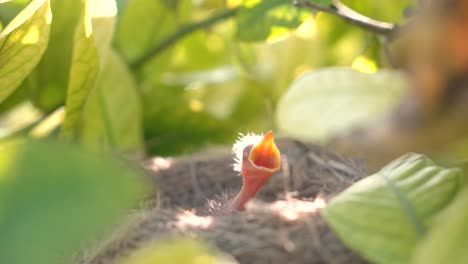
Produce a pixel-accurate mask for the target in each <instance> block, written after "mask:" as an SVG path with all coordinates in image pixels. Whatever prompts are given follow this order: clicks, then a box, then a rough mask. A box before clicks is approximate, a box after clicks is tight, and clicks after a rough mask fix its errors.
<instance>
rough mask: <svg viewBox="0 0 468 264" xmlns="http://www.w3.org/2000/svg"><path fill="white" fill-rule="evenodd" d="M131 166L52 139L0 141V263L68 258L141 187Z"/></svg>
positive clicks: (38, 263)
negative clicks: (1, 142)
mask: <svg viewBox="0 0 468 264" xmlns="http://www.w3.org/2000/svg"><path fill="white" fill-rule="evenodd" d="M142 179H143V178H139V175H138V174H136V173H135V172H134V171H133V170H130V169H129V168H127V167H126V166H124V164H121V163H117V162H115V161H112V160H110V159H108V158H107V157H103V156H102V155H97V154H95V153H89V152H84V151H81V150H79V149H76V148H74V147H72V146H67V145H60V144H58V143H57V142H44V141H29V142H18V141H16V142H9V143H4V144H2V145H1V147H0V233H1V236H0V263H15V264H29V263H35V264H50V263H70V261H69V260H70V257H71V256H72V255H73V254H74V253H76V252H77V250H78V249H79V248H80V247H81V246H83V245H84V243H89V242H91V241H90V239H96V238H98V237H99V236H100V235H103V232H104V231H108V229H109V228H110V227H111V226H113V225H115V224H116V223H117V222H118V221H120V220H121V218H122V217H124V216H125V215H126V213H127V211H128V210H129V209H130V208H131V207H133V206H134V205H136V203H137V201H138V199H139V198H142V195H146V191H147V189H146V187H145V184H146V183H143V182H142Z"/></svg>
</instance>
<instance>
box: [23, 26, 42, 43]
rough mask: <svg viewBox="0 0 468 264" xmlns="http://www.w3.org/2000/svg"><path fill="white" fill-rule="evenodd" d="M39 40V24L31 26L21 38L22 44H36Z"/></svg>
mask: <svg viewBox="0 0 468 264" xmlns="http://www.w3.org/2000/svg"><path fill="white" fill-rule="evenodd" d="M38 41H39V29H38V28H37V26H31V27H30V28H29V30H28V32H26V34H24V37H23V39H22V40H21V43H22V44H25V45H28V44H35V43H37V42H38Z"/></svg>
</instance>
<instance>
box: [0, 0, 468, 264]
mask: <svg viewBox="0 0 468 264" xmlns="http://www.w3.org/2000/svg"><path fill="white" fill-rule="evenodd" d="M292 2H293V1H286V0H245V1H234V0H228V1H221V0H211V1H208V0H205V1H192V0H174V1H168V0H118V1H116V0H81V1H63V0H11V1H7V2H6V3H3V2H1V1H0V3H1V4H0V29H1V30H2V31H1V32H0V115H1V116H0V128H1V130H0V133H1V135H2V136H4V139H3V140H2V142H0V233H1V234H2V236H1V237H0V262H1V263H54V262H61V260H62V259H60V260H57V256H58V257H59V258H60V257H68V256H70V255H71V254H72V253H74V252H76V251H77V250H78V248H79V247H80V246H81V245H82V244H83V243H88V242H89V241H91V240H92V239H95V238H96V237H98V236H99V235H100V234H102V232H103V231H105V230H106V228H109V226H111V225H112V224H114V223H116V222H117V221H119V220H120V219H121V218H122V217H123V215H124V214H125V212H127V211H128V209H129V208H130V207H132V206H135V203H136V202H137V201H138V199H139V198H140V197H141V196H142V195H143V194H145V193H146V189H145V188H144V187H143V186H144V185H145V182H144V181H143V180H142V179H140V177H139V176H138V175H139V173H137V172H135V171H134V170H132V169H130V167H131V165H129V164H128V163H126V162H122V158H121V157H129V156H132V157H138V158H141V157H144V156H145V155H148V156H152V155H176V154H180V153H184V152H190V151H193V150H196V149H198V148H200V147H203V146H205V145H207V144H217V143H231V142H232V141H233V140H234V138H235V137H236V136H237V134H238V133H239V132H246V131H266V130H268V129H274V128H278V129H279V130H280V132H282V133H283V135H293V136H295V137H300V138H307V139H313V140H323V139H328V138H330V137H331V136H333V135H334V134H335V133H337V132H343V131H347V130H349V129H350V128H352V127H355V126H356V125H360V124H363V123H366V122H369V121H370V120H372V119H374V118H376V117H377V116H378V115H379V114H382V113H384V112H386V111H388V109H391V108H392V107H395V105H396V104H397V102H398V100H399V99H400V98H401V95H402V94H403V93H404V92H405V91H406V88H407V87H406V85H407V84H406V83H405V81H404V79H403V78H402V77H401V75H400V74H399V73H396V72H390V71H388V70H386V69H385V68H387V66H388V65H389V61H387V60H386V57H385V55H384V53H385V52H384V51H385V50H384V49H383V45H384V41H383V39H382V37H381V36H379V35H378V34H375V32H372V31H368V30H364V29H362V28H360V27H358V26H356V25H353V24H352V23H348V22H347V21H344V20H343V19H342V18H340V17H338V16H337V14H334V13H333V10H334V9H333V8H331V7H330V5H332V4H333V1H330V0H314V1H313V0H308V2H309V3H313V4H316V5H320V6H321V7H322V10H328V13H327V12H318V11H317V10H310V9H309V8H301V7H299V6H295V5H293V4H292ZM411 2H414V1H409V0H398V1H383V2H382V1H373V0H366V1H364V0H343V3H344V4H347V5H349V6H350V7H352V8H353V9H354V10H356V11H358V12H360V13H362V14H364V15H366V16H369V17H371V18H374V19H378V20H383V21H390V22H402V21H404V18H403V16H402V10H403V9H404V7H406V6H408V5H409V4H410V3H411ZM327 8H328V9H327ZM330 8H331V9H330ZM326 66H341V68H326V69H322V70H316V69H318V68H322V67H326ZM344 67H346V68H344ZM350 68H353V69H354V70H351V69H350ZM358 71H361V72H366V73H360V72H358ZM341 74H343V75H342V76H341ZM298 76H302V77H301V78H297V77H298ZM337 76H338V77H339V78H337ZM293 81H294V82H293ZM288 87H289V88H288ZM298 113H300V114H298ZM304 124H306V127H305V128H306V129H305V128H304ZM18 127H19V128H18ZM17 136H19V139H18V138H17ZM38 137H46V138H47V140H38V139H37V138H38ZM460 148H461V149H459V151H460V153H465V152H466V148H463V147H460ZM460 177H461V172H460V171H459V170H457V169H447V168H443V167H441V166H438V165H436V164H434V162H432V161H430V160H429V159H428V158H426V157H424V156H419V155H409V156H404V157H402V158H400V159H398V160H397V161H394V162H393V163H391V164H389V165H388V166H387V167H385V168H384V169H382V171H381V173H379V174H375V175H372V176H370V177H369V178H368V179H366V180H364V181H362V182H359V183H357V184H356V185H354V186H352V187H351V188H350V189H349V190H347V191H345V192H344V193H343V194H342V195H341V196H338V197H337V198H336V199H335V200H333V201H332V203H331V204H330V206H329V207H327V209H326V210H325V215H326V217H327V220H328V221H329V223H330V224H331V225H332V226H333V227H334V228H335V229H336V231H337V232H338V234H340V235H341V236H342V237H343V240H344V241H345V242H346V243H348V244H349V246H351V247H354V248H355V249H356V250H358V251H360V252H361V253H362V254H363V255H364V256H366V257H368V258H369V259H371V260H374V261H377V262H383V263H388V262H392V263H395V262H406V261H409V260H410V258H413V260H414V262H415V263H431V261H432V263H436V262H438V261H441V260H446V258H447V259H449V260H450V261H451V262H453V263H457V261H459V262H463V260H460V259H462V258H463V257H464V255H463V254H464V253H460V252H461V250H462V248H463V246H464V245H465V244H466V243H463V242H460V241H461V240H462V239H463V238H462V234H465V233H466V228H465V225H463V224H462V219H463V216H464V215H466V211H467V210H466V204H467V201H466V196H467V195H466V190H463V191H461V194H460V195H458V196H457V197H455V195H457V193H458V189H459V188H460ZM416 185H418V186H420V187H417V186H416ZM454 197H455V201H454V202H451V200H452V198H454ZM445 207H448V209H447V210H446V211H444V212H442V213H441V211H442V210H443V208H445ZM371 213H372V215H373V216H375V220H373V221H370V222H369V223H366V225H363V221H364V220H368V219H370V217H369V215H370V214H371ZM458 213H459V214H458ZM82 216H86V217H82ZM439 216H440V218H439ZM415 217H416V218H415ZM77 219H80V220H79V221H78V220H77ZM426 231H427V232H426ZM389 234H390V235H398V236H399V237H398V240H392V241H389V239H388V236H389ZM447 234H450V237H449V236H448V235H447ZM395 241H398V243H395ZM442 241H445V242H446V245H442V244H441V243H442ZM159 246H160V245H156V246H154V247H153V245H151V246H150V247H149V249H145V250H147V251H142V252H143V253H141V254H147V255H146V256H148V258H149V257H150V256H154V257H155V258H156V259H158V260H159V259H160V258H163V257H167V256H161V255H160V253H161V252H162V251H166V250H168V251H170V252H173V253H174V257H175V255H178V256H179V255H182V254H179V253H181V252H185V253H187V255H182V257H187V258H189V259H190V258H191V257H194V256H195V255H196V256H198V255H197V254H199V253H200V254H205V253H206V252H208V251H206V248H205V247H204V246H199V245H194V244H193V242H184V241H182V242H180V243H179V242H177V243H176V244H175V246H174V247H171V246H169V248H164V247H162V249H161V247H159ZM435 248H438V249H439V248H440V249H441V250H440V251H438V250H435ZM179 251H180V252H179ZM176 253H177V254H176ZM57 254H59V255H57ZM207 254H208V253H207ZM139 257H141V256H138V255H137V256H136V257H135V258H137V259H138V258H139ZM145 258H146V257H145ZM171 259H172V258H171ZM129 261H130V262H129V263H133V262H131V260H129ZM62 262H63V261H62Z"/></svg>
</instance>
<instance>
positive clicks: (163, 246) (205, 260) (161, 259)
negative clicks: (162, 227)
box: [118, 238, 234, 264]
mask: <svg viewBox="0 0 468 264" xmlns="http://www.w3.org/2000/svg"><path fill="white" fill-rule="evenodd" d="M153 263H180V264H215V263H231V262H228V261H224V262H221V261H220V258H218V257H216V256H215V254H214V252H213V251H212V250H211V249H210V248H209V247H207V246H206V245H205V244H204V243H202V242H201V241H195V240H191V239H187V238H179V239H172V240H169V239H167V241H161V242H160V243H149V244H148V245H146V246H145V247H143V248H141V249H139V250H137V251H135V252H134V253H133V254H131V255H130V256H129V257H128V258H126V259H123V260H122V261H120V262H118V264H153ZM232 263H234V262H232Z"/></svg>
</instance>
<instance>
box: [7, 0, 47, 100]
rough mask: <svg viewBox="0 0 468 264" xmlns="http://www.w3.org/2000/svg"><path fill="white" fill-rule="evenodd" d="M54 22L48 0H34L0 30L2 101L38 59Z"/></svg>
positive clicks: (45, 45)
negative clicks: (52, 21)
mask: <svg viewBox="0 0 468 264" xmlns="http://www.w3.org/2000/svg"><path fill="white" fill-rule="evenodd" d="M50 23H51V14H50V5H49V1H48V0H34V1H32V2H31V3H30V4H29V5H28V6H27V7H26V8H25V9H24V10H23V11H21V12H20V13H19V14H18V15H17V16H16V17H15V18H14V19H13V20H12V21H11V22H10V23H9V24H8V25H7V26H6V27H5V28H4V29H3V31H2V32H0V58H1V60H0V87H1V88H0V102H2V101H3V100H5V98H6V97H8V95H10V94H11V93H13V92H14V91H15V89H16V88H17V87H18V86H19V85H20V84H21V82H22V81H23V80H24V79H25V78H26V76H27V75H28V74H29V73H30V72H31V71H32V70H33V69H34V67H35V66H36V65H37V63H38V62H39V60H40V58H41V56H42V54H43V53H44V50H45V49H46V47H47V43H48V39H49V31H50Z"/></svg>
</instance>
